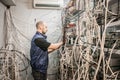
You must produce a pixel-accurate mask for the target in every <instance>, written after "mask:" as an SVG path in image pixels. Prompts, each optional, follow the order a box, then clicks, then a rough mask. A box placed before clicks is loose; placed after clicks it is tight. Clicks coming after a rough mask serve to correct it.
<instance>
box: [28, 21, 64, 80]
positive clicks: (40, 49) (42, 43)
mask: <svg viewBox="0 0 120 80" xmlns="http://www.w3.org/2000/svg"><path fill="white" fill-rule="evenodd" d="M36 28H37V32H36V34H35V35H34V36H33V38H32V41H31V49H30V57H31V61H30V64H31V67H32V75H33V78H34V80H47V68H48V60H49V59H48V53H50V52H52V51H54V50H56V49H58V48H59V47H60V46H61V45H62V44H63V43H62V42H59V43H56V44H52V43H49V42H47V40H46V38H47V36H46V35H45V33H46V32H47V26H46V24H45V23H44V22H42V21H39V22H37V24H36Z"/></svg>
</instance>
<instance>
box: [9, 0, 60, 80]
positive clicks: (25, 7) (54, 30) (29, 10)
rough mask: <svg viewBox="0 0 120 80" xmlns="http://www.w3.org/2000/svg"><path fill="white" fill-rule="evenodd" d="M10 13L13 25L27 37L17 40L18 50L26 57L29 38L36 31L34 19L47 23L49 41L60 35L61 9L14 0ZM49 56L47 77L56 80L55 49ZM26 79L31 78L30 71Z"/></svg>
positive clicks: (29, 1) (56, 60) (56, 62)
mask: <svg viewBox="0 0 120 80" xmlns="http://www.w3.org/2000/svg"><path fill="white" fill-rule="evenodd" d="M11 13H12V17H13V21H14V24H15V27H16V28H17V29H18V30H19V31H20V32H21V33H22V34H24V36H26V37H27V39H28V40H24V39H22V38H21V37H20V38H19V39H21V41H20V42H22V43H20V42H19V45H21V47H19V50H20V51H22V52H24V53H25V55H26V56H27V57H29V48H30V40H31V38H32V36H33V35H34V33H35V32H36V28H35V23H36V21H39V20H42V21H45V22H46V23H47V25H48V32H47V36H48V41H49V42H52V43H55V42H57V41H58V39H59V37H60V36H61V19H60V18H61V10H44V9H33V7H32V0H16V6H15V7H11ZM19 45H17V46H19ZM23 48H24V49H23ZM49 57H50V59H49V64H50V65H49V69H48V78H49V80H56V73H57V71H58V53H57V51H56V52H54V53H52V54H50V55H49ZM29 70H31V69H29ZM21 76H24V74H21ZM28 80H32V78H31V71H29V79H28Z"/></svg>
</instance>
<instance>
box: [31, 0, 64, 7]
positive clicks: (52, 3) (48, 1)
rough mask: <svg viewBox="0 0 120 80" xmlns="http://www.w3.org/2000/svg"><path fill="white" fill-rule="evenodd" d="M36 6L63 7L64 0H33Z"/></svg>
mask: <svg viewBox="0 0 120 80" xmlns="http://www.w3.org/2000/svg"><path fill="white" fill-rule="evenodd" d="M33 7H34V8H44V9H62V7H63V0H33Z"/></svg>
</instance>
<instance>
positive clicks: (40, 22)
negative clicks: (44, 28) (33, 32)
mask: <svg viewBox="0 0 120 80" xmlns="http://www.w3.org/2000/svg"><path fill="white" fill-rule="evenodd" d="M39 25H44V22H43V21H38V22H37V23H36V28H37V29H38V26H39Z"/></svg>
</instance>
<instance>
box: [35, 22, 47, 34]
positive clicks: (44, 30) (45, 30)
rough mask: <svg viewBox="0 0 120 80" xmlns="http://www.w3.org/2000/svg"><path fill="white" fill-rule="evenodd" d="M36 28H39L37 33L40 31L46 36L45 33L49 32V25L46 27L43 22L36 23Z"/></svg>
mask: <svg viewBox="0 0 120 80" xmlns="http://www.w3.org/2000/svg"><path fill="white" fill-rule="evenodd" d="M36 28H37V31H39V32H40V33H42V34H45V33H46V32H47V31H48V29H47V25H46V23H45V22H43V21H38V22H37V23H36Z"/></svg>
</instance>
